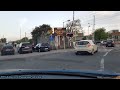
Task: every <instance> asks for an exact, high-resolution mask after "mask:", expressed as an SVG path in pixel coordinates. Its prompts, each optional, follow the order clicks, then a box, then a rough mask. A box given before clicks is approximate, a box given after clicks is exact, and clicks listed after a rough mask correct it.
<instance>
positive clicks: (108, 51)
mask: <svg viewBox="0 0 120 90" xmlns="http://www.w3.org/2000/svg"><path fill="white" fill-rule="evenodd" d="M112 50H113V49H110V50H109V51H108V52H106V53H105V54H104V55H103V56H104V57H105V56H107V54H108V53H109V52H110V51H112Z"/></svg>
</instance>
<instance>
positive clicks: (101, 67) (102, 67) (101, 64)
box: [100, 58, 104, 71]
mask: <svg viewBox="0 0 120 90" xmlns="http://www.w3.org/2000/svg"><path fill="white" fill-rule="evenodd" d="M100 71H104V58H102V59H101V61H100Z"/></svg>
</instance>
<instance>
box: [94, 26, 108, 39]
mask: <svg viewBox="0 0 120 90" xmlns="http://www.w3.org/2000/svg"><path fill="white" fill-rule="evenodd" d="M105 31H106V29H105V28H98V29H96V30H95V32H94V34H95V40H106V39H107V38H108V33H106V32H105Z"/></svg>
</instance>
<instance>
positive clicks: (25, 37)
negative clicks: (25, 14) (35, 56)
mask: <svg viewBox="0 0 120 90" xmlns="http://www.w3.org/2000/svg"><path fill="white" fill-rule="evenodd" d="M25 41H26V32H25Z"/></svg>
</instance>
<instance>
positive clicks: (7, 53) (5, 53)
mask: <svg viewBox="0 0 120 90" xmlns="http://www.w3.org/2000/svg"><path fill="white" fill-rule="evenodd" d="M14 53H15V52H13V51H11V52H1V54H2V55H13V54H14Z"/></svg>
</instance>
